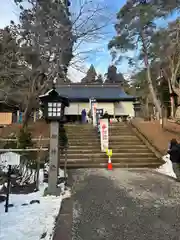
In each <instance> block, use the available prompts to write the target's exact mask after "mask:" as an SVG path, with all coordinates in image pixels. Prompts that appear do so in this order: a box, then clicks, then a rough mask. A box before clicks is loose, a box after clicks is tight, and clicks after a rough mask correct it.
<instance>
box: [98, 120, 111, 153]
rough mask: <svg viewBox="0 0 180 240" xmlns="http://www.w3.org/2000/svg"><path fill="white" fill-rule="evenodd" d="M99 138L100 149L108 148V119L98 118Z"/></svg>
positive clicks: (103, 150) (104, 150)
mask: <svg viewBox="0 0 180 240" xmlns="http://www.w3.org/2000/svg"><path fill="white" fill-rule="evenodd" d="M100 138H101V151H102V152H106V150H107V149H108V148H109V121H108V119H100Z"/></svg>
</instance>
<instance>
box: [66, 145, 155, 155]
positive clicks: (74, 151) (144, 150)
mask: <svg viewBox="0 0 180 240" xmlns="http://www.w3.org/2000/svg"><path fill="white" fill-rule="evenodd" d="M112 151H113V153H124V154H126V153H127V151H128V152H129V153H151V151H150V150H149V149H148V148H139V149H137V148H133V149H128V150H127V149H122V148H116V149H114V148H112ZM67 153H68V154H77V153H78V154H92V153H93V154H94V153H98V154H102V152H101V150H100V147H99V148H95V149H87V148H84V149H82V148H71V147H70V148H68V150H67ZM113 155H114V154H113Z"/></svg>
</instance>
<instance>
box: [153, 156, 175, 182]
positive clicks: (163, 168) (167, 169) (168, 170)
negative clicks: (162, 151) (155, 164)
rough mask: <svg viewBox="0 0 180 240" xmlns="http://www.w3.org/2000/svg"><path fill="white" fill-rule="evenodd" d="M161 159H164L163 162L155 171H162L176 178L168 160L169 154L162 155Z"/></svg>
mask: <svg viewBox="0 0 180 240" xmlns="http://www.w3.org/2000/svg"><path fill="white" fill-rule="evenodd" d="M162 159H163V160H164V161H165V164H163V165H162V166H161V167H159V168H158V169H156V171H157V172H159V173H162V174H164V175H167V176H170V177H173V178H176V174H175V173H174V171H173V168H172V162H171V160H170V155H169V154H167V155H164V156H163V157H162Z"/></svg>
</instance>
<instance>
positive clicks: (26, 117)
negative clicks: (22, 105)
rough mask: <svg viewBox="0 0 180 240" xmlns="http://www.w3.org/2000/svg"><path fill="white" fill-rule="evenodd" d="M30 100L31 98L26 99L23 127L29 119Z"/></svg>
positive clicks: (30, 110)
mask: <svg viewBox="0 0 180 240" xmlns="http://www.w3.org/2000/svg"><path fill="white" fill-rule="evenodd" d="M30 101H31V100H28V104H27V106H26V109H25V111H24V118H23V128H26V127H27V126H28V123H29V119H30V116H31V112H32V106H31V103H30Z"/></svg>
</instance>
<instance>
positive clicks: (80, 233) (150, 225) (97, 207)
mask: <svg viewBox="0 0 180 240" xmlns="http://www.w3.org/2000/svg"><path fill="white" fill-rule="evenodd" d="M74 174H75V172H74ZM136 184H140V183H133V182H132V187H133V185H136ZM146 184H147V183H146ZM128 191H129V190H127V189H126V188H125V187H124V188H123V187H122V188H121V189H120V188H119V187H118V188H117V187H115V185H114V183H113V181H112V180H109V179H107V178H106V177H103V176H97V175H90V176H85V177H84V178H83V179H79V180H78V181H76V182H74V185H73V226H72V239H73V240H101V239H106V240H127V239H128V240H136V239H137V240H141V239H142V240H144V239H146V240H153V239H158V240H169V239H171V240H173V239H174V240H178V239H179V236H180V230H179V222H180V207H179V206H180V205H178V204H177V205H174V206H172V207H169V206H168V207H167V206H164V205H163V204H159V205H156V206H155V205H154V206H153V205H152V204H151V205H146V204H144V203H145V202H144V200H143V199H139V198H136V197H133V196H132V193H131V195H130V194H129V192H128ZM153 191H158V189H154V190H153ZM149 201H151V199H150V200H149Z"/></svg>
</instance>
